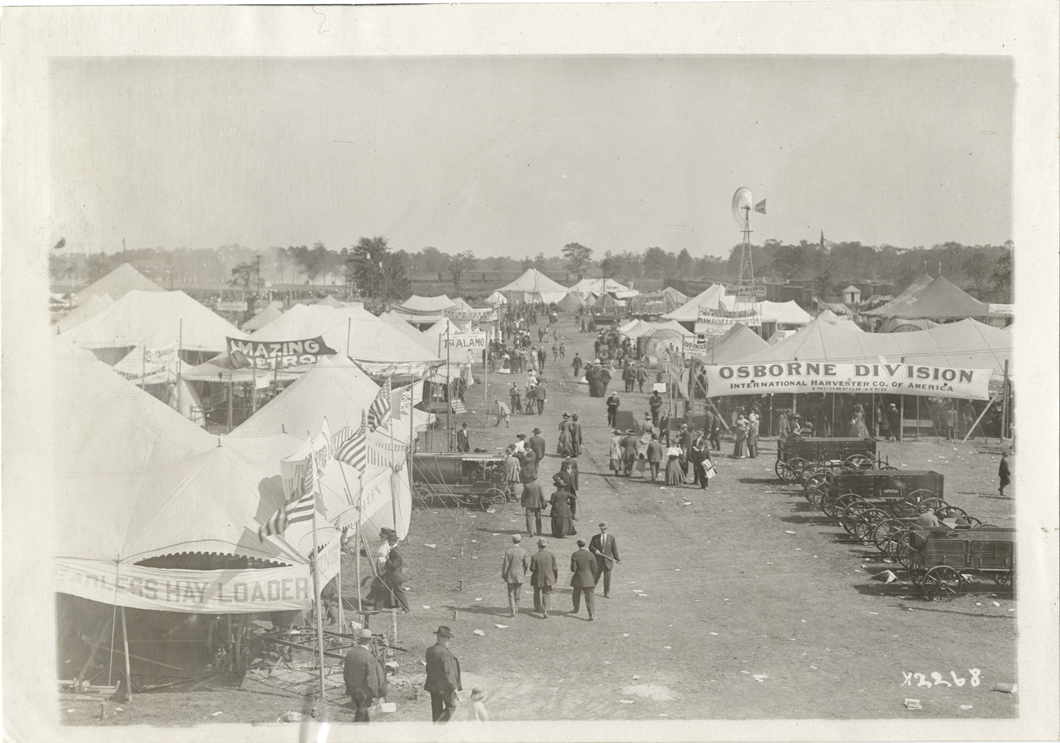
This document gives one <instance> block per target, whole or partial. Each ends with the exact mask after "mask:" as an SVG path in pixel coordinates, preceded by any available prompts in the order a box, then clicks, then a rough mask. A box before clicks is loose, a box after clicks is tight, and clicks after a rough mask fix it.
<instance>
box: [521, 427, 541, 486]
mask: <svg viewBox="0 0 1060 743" xmlns="http://www.w3.org/2000/svg"><path fill="white" fill-rule="evenodd" d="M519 435H520V436H522V435H523V434H519ZM516 453H517V454H518V456H519V464H520V467H519V477H520V479H522V481H523V484H524V485H525V484H526V483H528V482H530V480H531V479H537V465H538V458H537V453H536V452H535V451H534V450H533V448H532V447H531V446H530V444H529V443H526V444H524V445H523V450H522V451H521V452H520V451H519V448H518V446H516Z"/></svg>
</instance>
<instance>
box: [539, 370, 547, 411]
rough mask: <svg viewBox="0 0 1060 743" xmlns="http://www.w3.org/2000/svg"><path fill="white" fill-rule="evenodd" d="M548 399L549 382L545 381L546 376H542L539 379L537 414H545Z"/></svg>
mask: <svg viewBox="0 0 1060 743" xmlns="http://www.w3.org/2000/svg"><path fill="white" fill-rule="evenodd" d="M547 400H548V383H547V382H545V377H544V376H541V377H539V378H538V380H537V414H538V415H544V414H545V402H546V401H547Z"/></svg>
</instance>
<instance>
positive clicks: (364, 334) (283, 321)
mask: <svg viewBox="0 0 1060 743" xmlns="http://www.w3.org/2000/svg"><path fill="white" fill-rule="evenodd" d="M317 336H323V337H324V342H325V343H326V344H327V345H328V346H329V347H330V348H333V349H335V351H336V352H338V353H342V354H346V353H347V348H348V349H349V352H348V355H349V356H350V358H353V359H356V360H357V361H363V362H368V363H401V364H406V363H420V362H424V363H426V362H431V361H437V360H438V358H437V356H436V355H435V354H433V353H431V352H429V351H428V350H427V349H426V348H424V347H423V346H422V345H416V344H414V343H412V342H411V341H408V342H405V341H404V340H403V337H402V336H398V335H395V333H394V329H393V326H392V324H391V323H388V322H384V321H382V320H380V319H379V318H378V317H376V316H375V315H373V314H372V313H370V312H368V311H367V310H365V309H363V308H362V307H342V308H339V307H328V306H326V305H319V304H314V305H301V304H299V305H295V306H294V307H292V308H291V309H289V310H288V311H287V312H285V313H284V314H283V315H282V316H280V317H279V318H277V319H276V320H274V321H273V322H271V323H269V324H268V325H266V326H265V327H263V328H261V329H260V330H256V331H254V332H253V333H251V334H250V337H249V339H250V340H253V341H294V340H302V339H305V338H316V337H317Z"/></svg>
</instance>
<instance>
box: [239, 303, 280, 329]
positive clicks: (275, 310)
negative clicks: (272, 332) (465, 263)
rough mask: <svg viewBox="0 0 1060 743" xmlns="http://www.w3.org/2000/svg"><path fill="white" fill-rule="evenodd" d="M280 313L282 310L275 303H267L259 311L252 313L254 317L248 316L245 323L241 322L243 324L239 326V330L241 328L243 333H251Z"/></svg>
mask: <svg viewBox="0 0 1060 743" xmlns="http://www.w3.org/2000/svg"><path fill="white" fill-rule="evenodd" d="M282 314H283V310H281V309H280V308H279V307H277V306H276V305H274V304H270V305H267V306H266V307H265V309H263V310H262V311H261V312H259V313H258V314H256V315H254V317H252V318H250V319H249V320H247V321H246V322H245V323H243V325H242V326H241V327H240V330H242V331H243V332H244V333H253V332H254V331H255V330H258V329H259V328H263V327H265V326H266V325H268V324H269V323H270V322H272V321H273V320H275V319H276V318H278V317H279V316H280V315H282Z"/></svg>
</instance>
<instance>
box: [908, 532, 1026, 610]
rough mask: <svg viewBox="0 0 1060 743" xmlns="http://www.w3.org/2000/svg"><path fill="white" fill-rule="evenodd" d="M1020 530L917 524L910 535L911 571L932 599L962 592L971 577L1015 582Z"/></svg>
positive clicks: (1006, 582) (998, 583)
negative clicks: (1014, 573)
mask: <svg viewBox="0 0 1060 743" xmlns="http://www.w3.org/2000/svg"><path fill="white" fill-rule="evenodd" d="M1015 537H1016V530H1015V529H1005V528H1001V527H996V526H994V527H979V528H973V529H949V528H947V527H930V528H920V527H913V529H911V530H910V535H909V548H908V549H909V566H908V567H909V574H910V575H911V576H912V578H913V581H914V582H916V583H917V584H919V585H920V588H921V590H922V591H923V592H924V597H925V598H927V599H928V600H930V601H950V600H951V599H954V598H956V597H957V596H960V595H961V592H962V591H963V590H964V586H965V583H966V582H967V580H968V579H969V578H974V577H978V576H984V577H989V578H991V579H993V581H994V582H995V583H996V584H997V585H999V586H1009V585H1011V584H1012V576H1013V572H1014V570H1015V557H1016V540H1015Z"/></svg>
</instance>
